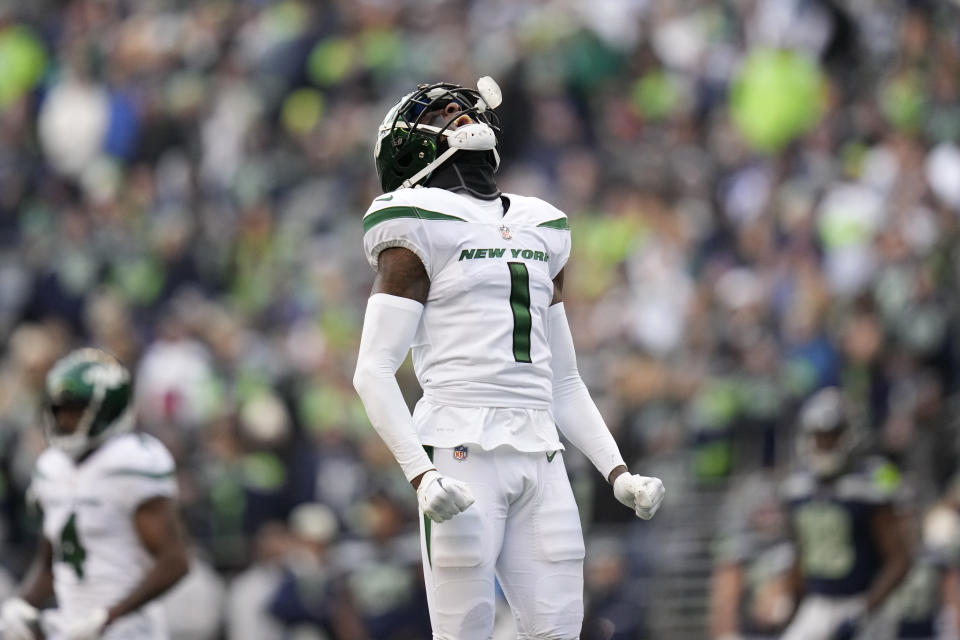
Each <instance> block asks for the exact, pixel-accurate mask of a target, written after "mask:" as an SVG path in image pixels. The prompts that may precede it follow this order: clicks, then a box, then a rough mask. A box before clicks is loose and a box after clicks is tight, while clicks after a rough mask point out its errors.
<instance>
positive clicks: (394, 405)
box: [353, 293, 433, 480]
mask: <svg viewBox="0 0 960 640" xmlns="http://www.w3.org/2000/svg"><path fill="white" fill-rule="evenodd" d="M422 314H423V305H422V304H420V303H419V302H417V301H416V300H411V299H409V298H401V297H399V296H391V295H388V294H386V293H377V294H374V295H373V296H371V297H370V299H369V300H368V301H367V312H366V315H365V316H364V318H363V332H362V333H361V335H360V351H359V353H358V354H357V370H356V372H355V373H354V374H353V386H354V388H356V390H357V393H358V394H359V395H360V399H361V400H362V401H363V406H364V408H365V409H366V410H367V417H368V418H370V423H371V424H373V428H374V429H376V430H377V433H378V434H380V437H381V438H382V439H383V441H384V442H385V443H386V445H387V447H388V448H389V449H390V452H391V453H393V457H394V458H396V459H397V462H399V463H400V466H401V467H402V468H403V473H404V475H405V476H406V477H407V480H412V479H413V478H415V477H417V476H418V475H420V474H421V473H423V472H424V471H427V470H429V469H432V468H433V463H432V462H430V458H428V457H427V453H426V451H424V449H423V445H422V444H420V440H419V439H418V438H417V432H416V429H415V428H414V426H413V418H412V417H411V416H410V409H409V408H407V403H406V401H405V400H404V399H403V394H402V393H400V385H399V384H397V378H396V373H397V369H398V368H399V367H400V365H401V363H403V359H404V358H406V357H407V352H408V351H409V350H410V345H411V344H412V343H413V338H414V336H415V335H416V332H417V327H418V326H419V324H420V316H421V315H422Z"/></svg>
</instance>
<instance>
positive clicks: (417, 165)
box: [354, 77, 664, 640]
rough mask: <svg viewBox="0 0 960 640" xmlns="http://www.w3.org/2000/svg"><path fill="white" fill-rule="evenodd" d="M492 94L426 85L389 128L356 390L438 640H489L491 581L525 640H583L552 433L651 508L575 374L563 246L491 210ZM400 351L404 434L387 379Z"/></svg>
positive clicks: (534, 225)
mask: <svg viewBox="0 0 960 640" xmlns="http://www.w3.org/2000/svg"><path fill="white" fill-rule="evenodd" d="M500 102H501V95H500V89H499V87H497V85H496V83H495V82H494V81H493V80H492V79H491V78H489V77H485V78H481V79H480V81H479V82H478V83H477V89H476V90H473V89H467V88H464V87H461V86H457V85H454V84H446V83H441V84H432V85H421V86H420V87H419V88H418V89H417V90H416V91H414V92H412V93H410V94H408V95H407V96H405V97H404V98H402V99H401V100H400V101H399V102H398V103H397V104H396V105H395V106H394V107H393V108H392V109H390V110H389V112H388V113H387V115H386V117H385V118H384V120H383V123H382V124H381V125H380V128H379V131H378V133H377V140H376V148H375V151H374V159H375V162H376V167H377V172H378V174H379V177H380V184H381V186H382V188H383V191H384V195H382V196H380V197H378V198H376V199H375V200H374V201H373V203H372V204H371V206H370V208H369V209H368V210H367V212H366V214H365V215H364V217H363V229H364V238H363V244H364V249H365V253H366V256H367V260H368V261H369V263H370V265H371V266H372V267H373V268H374V270H375V271H376V277H375V280H374V285H373V291H372V294H371V297H370V299H369V300H368V302H367V310H366V315H365V318H364V324H363V332H362V336H361V343H360V350H359V353H358V356H357V369H356V373H355V376H354V385H355V387H356V389H357V391H358V393H359V395H360V397H361V399H362V401H363V403H364V406H365V408H366V410H367V414H368V416H369V418H370V421H371V423H372V424H373V426H374V427H375V428H376V430H377V432H378V433H379V435H380V436H381V437H382V438H383V440H384V441H385V442H386V444H387V446H388V447H389V448H390V450H391V451H392V453H393V455H394V456H395V457H396V459H397V461H398V462H399V463H400V465H401V467H402V468H403V471H404V473H405V474H406V477H407V479H408V480H409V481H410V483H411V484H412V485H413V486H414V488H415V489H416V490H417V497H418V501H419V505H420V509H421V511H422V515H423V522H422V525H421V547H422V559H423V565H424V573H425V581H426V587H427V596H428V608H429V611H430V621H431V625H432V627H433V637H434V638H435V639H438V640H439V639H445V640H453V639H454V638H455V639H456V640H472V639H474V638H476V639H482V640H487V638H489V637H490V635H491V633H492V630H493V620H494V606H495V597H494V595H495V589H494V580H495V577H496V578H498V579H499V582H500V584H501V585H502V588H503V591H504V593H505V595H506V597H507V600H508V601H509V603H510V606H511V608H512V610H513V612H514V615H515V617H516V621H517V627H518V632H519V637H520V638H524V639H533V638H554V639H565V638H577V637H579V632H580V627H581V623H582V618H583V559H584V545H583V536H582V533H581V527H580V519H579V515H578V511H577V505H576V504H575V502H574V498H573V493H572V491H571V488H570V483H569V481H568V479H567V473H566V470H565V468H564V461H563V445H561V443H560V439H559V437H558V433H557V426H559V428H560V430H561V431H562V432H563V433H564V435H565V436H566V438H567V440H568V441H569V442H571V443H572V444H573V445H574V446H576V447H577V448H578V449H580V450H581V451H582V452H583V453H584V454H586V456H587V457H588V458H589V459H590V460H591V461H592V463H593V464H594V466H596V468H597V470H598V471H599V472H600V473H601V474H602V475H603V477H604V478H606V479H607V480H608V481H609V482H610V484H611V485H612V486H613V492H614V494H615V495H616V497H617V498H618V499H619V500H620V501H621V502H623V503H624V504H625V505H627V506H628V507H629V508H630V509H631V510H633V511H635V512H636V514H637V516H639V517H641V518H645V519H649V518H651V517H653V515H654V514H655V513H656V512H657V509H658V508H659V507H660V502H661V500H662V499H663V495H664V489H663V484H662V483H661V482H660V480H658V479H656V478H648V477H643V476H639V475H634V474H631V473H629V472H628V471H627V467H626V465H625V464H624V462H623V458H622V457H621V455H620V452H619V450H618V447H617V444H616V443H615V442H614V439H613V437H612V436H611V434H610V431H609V430H608V429H607V427H606V425H605V424H604V421H603V419H602V417H601V416H600V412H599V411H598V410H597V407H596V405H595V404H594V402H593V400H592V399H591V398H590V394H589V393H588V391H587V389H586V387H585V385H584V383H583V381H582V380H581V378H580V374H579V373H578V370H577V364H576V357H575V354H574V348H573V339H572V338H571V335H570V329H569V326H568V324H567V319H566V315H565V313H564V307H563V269H564V265H565V264H566V262H567V258H568V256H569V255H570V230H569V226H568V224H567V217H566V215H564V213H563V212H561V211H559V210H558V209H556V208H554V207H553V206H551V205H549V204H547V203H546V202H544V201H543V200H539V199H537V198H532V197H525V196H520V195H516V194H508V193H501V192H500V190H499V189H498V187H497V183H496V180H495V173H496V171H497V168H498V166H499V162H500V158H499V154H498V151H497V144H498V135H499V121H498V118H497V116H496V114H495V113H494V109H496V107H497V106H498V105H499V104H500ZM411 349H412V354H413V365H414V369H415V372H416V374H417V378H418V380H419V382H420V385H421V387H422V388H423V397H422V398H421V399H420V401H419V402H418V403H417V406H416V408H415V410H414V412H413V415H412V416H411V414H410V411H409V410H408V409H407V405H406V403H405V402H404V400H403V396H402V395H401V393H400V388H399V386H398V384H397V381H396V378H395V376H394V374H395V372H396V370H397V368H398V367H399V366H400V363H401V362H402V361H403V360H404V358H405V357H406V354H407V352H408V351H410V350H411Z"/></svg>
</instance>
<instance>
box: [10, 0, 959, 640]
mask: <svg viewBox="0 0 960 640" xmlns="http://www.w3.org/2000/svg"><path fill="white" fill-rule="evenodd" d="M480 75H492V76H493V77H494V78H496V79H497V80H498V81H499V82H500V84H501V86H502V88H503V93H504V103H503V106H502V107H501V109H500V113H501V118H502V120H503V122H504V125H505V126H504V136H503V141H502V147H501V149H502V155H503V159H504V161H503V170H502V172H501V174H500V175H501V188H503V189H504V191H513V192H518V193H523V194H528V195H539V196H542V197H545V198H546V199H548V200H550V201H551V202H552V203H554V204H555V205H557V206H558V207H560V208H561V209H563V210H565V211H566V212H567V213H568V214H569V216H570V219H571V226H572V228H573V234H574V243H573V246H574V250H573V255H572V258H571V263H570V267H569V268H568V275H567V281H568V284H567V286H566V287H565V298H566V299H567V309H568V312H569V314H570V316H571V324H572V326H573V331H574V335H575V337H576V342H577V348H578V354H579V358H580V365H581V370H582V372H583V374H584V378H585V380H586V382H587V384H588V386H589V387H591V389H592V390H593V393H594V396H595V397H596V398H597V400H598V404H599V405H600V407H601V409H602V411H603V413H604V415H605V417H606V418H607V420H608V422H609V424H610V426H611V428H612V429H613V430H614V431H615V432H616V434H617V437H618V440H619V441H620V443H621V446H622V448H623V450H624V453H625V457H626V459H627V460H628V462H629V463H630V464H631V466H632V468H634V469H635V470H637V471H640V472H642V473H646V474H649V475H659V476H661V477H663V479H664V482H665V484H666V486H667V488H668V497H667V502H666V504H665V505H664V508H663V510H662V511H661V514H660V515H658V516H657V518H656V519H655V520H654V521H651V522H650V523H646V522H639V521H633V520H632V518H631V517H630V516H631V514H630V513H629V512H627V511H625V510H623V509H622V508H621V507H620V506H619V505H617V504H616V503H615V502H614V501H613V500H612V496H609V495H608V494H607V492H608V490H607V489H606V488H604V487H603V486H602V483H603V481H602V479H601V478H599V477H598V476H596V473H595V472H593V470H592V469H589V468H588V466H589V465H588V464H584V463H583V461H579V462H578V460H577V458H576V457H575V456H573V455H571V460H572V461H573V462H572V464H571V467H572V473H573V475H574V480H575V487H576V488H577V490H578V493H579V494H580V498H581V499H580V502H581V506H582V507H583V518H584V523H585V527H586V529H587V537H588V560H587V587H588V600H587V602H588V616H587V623H586V626H585V631H584V638H591V639H592V638H610V637H613V638H616V639H627V638H632V639H636V638H647V637H658V636H657V622H656V620H655V617H656V616H655V612H653V611H651V609H652V607H651V605H650V602H651V601H653V599H654V598H655V597H656V594H657V593H658V592H659V591H661V589H660V585H661V584H665V582H663V581H666V580H668V579H669V576H670V571H671V567H673V566H679V564H672V563H679V562H680V560H681V559H682V558H681V556H683V555H684V554H687V555H690V553H691V552H690V550H689V549H687V548H686V547H679V546H674V547H670V546H669V545H667V546H666V547H659V546H657V544H656V543H657V541H658V540H659V541H661V542H663V543H664V544H667V543H668V542H669V536H668V535H666V534H667V533H668V532H671V531H682V532H684V533H685V534H686V535H687V536H688V537H690V539H694V538H696V537H697V536H699V538H697V539H702V540H706V541H709V540H710V539H711V538H713V537H714V533H715V532H716V531H723V532H725V533H729V534H730V535H731V536H734V537H736V538H737V539H738V540H740V541H741V542H742V540H743V539H749V538H743V535H742V534H744V533H747V534H749V533H751V532H750V531H749V529H750V526H752V524H753V523H754V519H752V518H751V516H750V515H749V513H748V512H749V508H748V507H746V506H744V504H745V503H743V502H742V501H740V500H739V498H738V497H737V496H738V495H740V493H741V492H739V491H738V490H736V487H738V486H739V485H740V482H741V480H742V479H744V478H747V479H749V478H754V479H756V478H758V477H759V478H761V479H762V482H761V484H765V485H766V486H770V485H771V484H772V481H773V480H775V479H776V478H777V477H779V476H780V475H782V474H783V472H784V471H785V470H786V469H787V468H788V466H789V464H790V463H791V462H792V458H793V444H792V443H793V430H792V429H793V427H792V418H793V415H794V412H795V409H796V406H797V404H798V403H799V402H800V401H802V400H803V399H804V398H805V397H807V396H809V394H810V393H811V392H813V391H814V390H816V389H818V388H821V387H823V386H827V385H837V384H839V385H842V386H843V388H844V390H845V391H846V393H847V394H848V395H849V397H850V398H851V399H852V400H853V403H854V406H856V407H857V408H858V410H859V412H860V414H861V415H859V416H858V418H859V422H860V424H861V427H862V428H863V429H865V430H866V431H868V432H869V433H870V434H871V435H872V437H873V439H874V442H875V443H876V445H877V446H878V447H879V448H880V449H882V450H883V451H885V452H886V453H887V454H889V455H890V456H892V457H893V459H894V460H895V461H896V462H897V463H898V464H899V465H900V466H901V469H902V471H903V473H904V478H905V484H906V486H908V487H909V489H910V491H911V495H912V496H913V497H912V499H911V501H910V504H911V505H912V506H913V507H914V508H915V510H916V511H915V515H914V518H915V520H916V521H917V522H919V521H920V518H921V516H922V513H923V512H924V511H925V510H926V509H927V508H928V507H930V506H932V505H934V504H936V503H938V502H940V503H942V502H943V501H947V502H948V503H951V504H956V503H960V497H958V494H960V492H954V491H951V487H952V484H951V477H952V475H953V471H954V469H955V463H956V458H957V454H958V446H960V440H958V438H957V428H958V425H957V424H955V422H956V420H955V414H956V407H957V391H958V379H957V375H956V374H957V371H958V367H957V365H958V345H957V342H956V339H955V336H956V335H957V331H956V330H957V328H958V327H957V323H958V304H957V302H958V301H957V296H956V291H957V280H958V277H957V276H958V274H960V271H958V269H960V255H958V252H957V249H956V243H955V241H956V237H957V231H958V215H960V178H958V177H960V148H958V146H957V144H958V142H960V95H958V92H960V86H958V83H960V6H958V4H957V3H955V2H950V1H946V0H944V1H941V2H933V1H931V2H920V1H914V2H906V1H897V0H843V1H841V0H835V1H828V0H729V1H726V2H709V1H706V0H702V1H690V0H685V1H678V2H654V1H653V0H602V1H596V2H578V1H577V0H543V1H538V2H514V1H511V0H491V1H489V2H480V1H476V2H468V1H452V0H451V1H447V0H417V1H414V0H410V1H403V2H401V1H400V0H396V1H388V0H327V1H323V2H313V1H311V2H307V1H295V0H289V1H284V2H268V1H266V0H259V1H257V0H249V1H240V0H215V1H213V0H212V1H209V2H187V1H181V0H141V1H133V0H130V1H124V0H73V1H66V0H63V1H57V0H31V1H30V2H19V1H17V0H12V1H11V0H5V1H4V2H0V345H2V346H0V456H2V475H0V480H2V482H0V488H2V501H3V510H2V520H0V539H2V549H0V559H2V562H3V565H4V567H5V569H6V571H5V573H6V574H8V578H9V580H12V579H14V578H15V577H16V576H17V575H19V574H20V573H21V572H22V571H23V569H24V563H25V560H26V558H28V557H29V554H30V552H31V551H32V544H33V541H34V536H35V534H36V530H35V521H34V520H33V519H32V517H31V513H30V510H29V508H27V507H26V506H25V501H24V495H23V494H24V491H25V489H26V487H27V485H28V483H29V479H30V474H31V467H32V461H33V459H34V458H35V456H36V455H37V453H38V452H39V451H40V449H41V448H42V446H43V440H42V436H41V432H40V429H39V427H38V421H39V413H38V405H39V404H40V401H41V397H42V396H41V391H42V380H43V375H44V373H45V371H46V368H47V367H48V366H49V365H50V364H51V363H52V362H53V361H54V359H56V358H57V357H58V356H59V355H61V354H63V353H64V352H65V350H67V349H68V348H69V347H71V346H76V345H80V344H93V345H96V346H99V347H102V348H105V349H107V350H109V351H111V352H112V353H114V354H116V355H117V356H118V357H120V358H121V359H122V360H123V361H124V362H125V363H127V364H128V365H129V366H130V367H131V368H132V369H133V370H134V372H135V382H136V387H137V399H138V402H139V407H140V415H141V423H142V425H143V427H144V428H145V429H147V430H149V431H151V432H152V433H154V434H156V435H158V436H159V437H160V438H161V439H162V440H163V441H164V442H165V443H166V444H167V445H168V446H169V447H170V448H171V450H172V451H173V452H174V454H175V456H176V457H177V460H178V463H179V465H180V487H181V492H182V502H183V508H184V514H185V518H186V522H187V524H188V528H189V530H190V534H191V536H192V540H193V542H194V545H195V549H196V557H197V559H196V562H195V565H194V566H195V570H194V573H193V575H192V577H191V580H190V582H189V584H188V585H186V586H185V587H184V588H182V589H180V590H179V591H178V592H177V593H176V594H174V596H173V597H172V598H171V599H170V601H169V602H168V605H169V607H170V609H171V610H172V611H173V612H174V614H173V615H172V621H173V626H174V628H175V630H176V633H177V635H176V637H177V638H184V639H187V638H196V639H198V640H199V639H201V638H218V637H226V638H230V639H238V640H242V639H246V638H251V639H253V638H256V639H258V640H271V639H273V638H277V639H280V638H287V637H289V638H317V637H325V636H324V635H322V634H326V637H329V638H344V639H349V640H354V639H358V640H359V639H361V638H382V639H394V640H400V639H404V638H406V639H413V638H425V637H427V636H426V633H427V632H426V631H425V629H427V628H428V626H427V625H428V623H427V621H426V606H425V602H424V601H423V593H422V586H421V583H420V578H419V576H418V571H419V568H418V566H419V548H418V543H417V540H416V504H415V499H414V493H413V492H412V491H411V490H410V488H409V487H408V486H406V485H405V483H404V480H403V477H402V475H401V474H400V473H399V469H398V468H397V466H396V465H395V463H394V462H393V460H392V458H391V457H390V455H389V453H388V452H387V451H386V449H385V448H384V447H383V445H382V444H381V443H380V441H379V439H378V438H377V437H376V435H375V433H374V432H373V430H372V429H371V428H370V427H369V424H368V423H367V420H366V417H365V414H364V412H363V409H362V407H361V405H360V404H359V401H358V399H357V397H356V395H355V393H354V391H353V388H352V385H351V377H352V373H353V367H354V363H355V352H356V348H357V344H358V340H359V331H360V326H361V320H362V314H363V308H364V302H365V300H366V297H367V295H368V293H369V287H370V284H371V282H372V276H373V274H372V272H371V271H370V269H369V267H368V266H367V265H366V263H365V260H364V258H363V255H362V248H361V225H360V217H361V215H362V213H363V211H364V210H365V209H366V207H367V205H368V204H369V201H370V200H371V199H372V198H373V197H375V196H376V195H379V191H378V187H377V179H376V174H375V171H374V169H373V163H372V146H373V136H374V132H375V128H376V125H377V124H378V123H379V120H380V119H381V118H382V116H383V114H384V113H385V112H386V110H387V109H388V108H389V106H391V105H392V104H393V103H394V102H395V101H396V100H397V99H398V98H399V97H400V96H401V95H403V94H404V93H406V92H407V91H409V90H410V89H411V88H412V87H413V86H414V85H415V84H417V83H419V82H424V81H439V80H449V81H453V82H458V83H460V84H464V85H472V83H473V82H475V80H476V78H477V77H478V76H480ZM401 378H402V386H403V387H404V390H405V392H406V393H408V398H409V399H410V400H411V402H412V401H413V400H415V399H416V397H417V388H416V382H415V380H414V378H413V375H412V372H411V371H410V370H409V369H408V368H404V369H403V370H401ZM951 407H953V409H952V410H951ZM595 476H596V477H595ZM768 480H769V481H770V482H768ZM954 489H955V487H954ZM951 501H952V502H951ZM748 503H749V500H748ZM730 504H733V505H734V506H733V507H729V508H726V507H725V508H722V509H721V508H720V507H719V506H720V505H730ZM690 505H698V508H696V509H693V508H690ZM685 507H686V508H685ZM710 507H712V508H710ZM731 513H736V514H740V516H742V517H740V516H738V517H736V518H731V517H730V515H729V514H731ZM724 514H727V516H726V517H724ZM774 520H775V519H774ZM725 521H726V522H729V523H730V525H729V526H727V525H724V524H723V522H725ZM718 523H719V524H718ZM753 533H756V532H753ZM759 535H761V537H762V535H764V534H763V533H762V532H761V534H759ZM738 536H739V537H738ZM724 542H730V540H729V539H728V540H723V539H722V536H721V540H720V544H719V545H717V548H719V549H720V551H718V554H720V555H722V554H723V553H724V551H723V549H727V550H728V551H729V550H730V549H733V548H741V547H743V546H744V545H743V544H734V543H730V544H724ZM665 548H666V549H667V551H666V552H664V551H663V549H665ZM741 551H742V550H741ZM729 552H730V553H733V551H729ZM745 553H746V554H747V555H749V553H750V547H749V545H747V551H746V552H745ZM698 562H700V563H701V565H703V572H704V575H705V574H706V572H708V571H709V560H705V559H703V558H701V559H700V560H699V561H698ZM704 563H706V564H704ZM9 580H8V582H9ZM704 582H705V581H704ZM8 588H9V586H8V587H5V589H8ZM706 607H707V602H706V599H705V598H701V599H699V600H698V601H696V602H694V603H693V604H692V605H691V609H690V611H696V610H699V611H701V612H703V611H705V610H706ZM507 625H508V623H507ZM611 625H612V626H611ZM611 628H615V632H614V633H615V635H613V636H611V635H610V630H611ZM505 633H509V632H505ZM704 633H705V632H704V631H702V630H701V631H700V632H699V637H704ZM505 637H509V636H505ZM670 637H674V638H677V637H681V636H680V635H672V636H670ZM691 637H698V635H697V634H696V633H694V634H693V635H692V636H691Z"/></svg>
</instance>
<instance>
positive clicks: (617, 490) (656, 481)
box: [613, 473, 666, 520]
mask: <svg viewBox="0 0 960 640" xmlns="http://www.w3.org/2000/svg"><path fill="white" fill-rule="evenodd" d="M664 493H666V489H664V488H663V483H662V482H660V478H648V477H647V476H638V475H636V474H633V473H621V474H620V475H619V476H617V479H616V480H614V481H613V495H615V496H616V497H617V500H619V501H620V502H622V503H623V504H625V505H627V506H628V507H630V508H631V509H633V511H634V512H635V513H636V514H637V517H638V518H643V519H644V520H649V519H650V518H652V517H653V516H654V514H656V513H657V509H659V508H660V503H661V502H663V494H664Z"/></svg>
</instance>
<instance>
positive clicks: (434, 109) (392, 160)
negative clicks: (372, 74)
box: [373, 76, 502, 193]
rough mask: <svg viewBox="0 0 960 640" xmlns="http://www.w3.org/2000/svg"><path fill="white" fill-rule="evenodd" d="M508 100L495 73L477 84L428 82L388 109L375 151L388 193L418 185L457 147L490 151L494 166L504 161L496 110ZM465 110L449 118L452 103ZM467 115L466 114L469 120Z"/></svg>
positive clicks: (374, 155) (451, 154) (374, 154)
mask: <svg viewBox="0 0 960 640" xmlns="http://www.w3.org/2000/svg"><path fill="white" fill-rule="evenodd" d="M501 101H502V98H501V94H500V87H498V86H497V83H496V82H495V81H494V80H493V79H492V78H490V77H489V76H484V77H483V78H480V80H478V81H477V89H467V88H464V87H461V86H459V85H456V84H450V83H447V82H441V83H437V84H429V85H428V84H422V85H420V86H419V87H418V88H417V90H416V91H413V92H412V93H408V94H407V95H405V96H404V97H403V98H401V99H400V101H399V102H398V103H397V104H395V105H394V106H393V107H392V108H391V109H390V111H388V112H387V115H386V117H384V119H383V122H382V123H381V124H380V127H379V128H378V129H377V143H376V146H375V148H374V151H373V158H374V162H375V163H376V166H377V175H378V176H379V177H380V186H381V187H382V188H383V191H384V193H386V192H389V191H394V190H395V189H399V188H401V187H413V186H416V185H418V184H420V183H422V182H424V181H425V180H427V179H428V178H429V177H430V174H431V173H433V171H434V170H436V169H437V168H438V167H440V165H442V164H443V163H444V162H446V161H447V160H448V159H450V158H451V157H452V156H453V155H454V154H455V153H456V152H457V151H461V150H462V151H489V152H490V154H489V156H490V163H491V164H492V166H493V169H494V171H496V169H497V168H498V167H499V165H500V155H499V154H498V153H497V137H498V136H499V134H500V120H499V118H498V117H497V115H496V114H495V113H494V112H493V110H494V109H496V108H497V107H498V106H499V105H500V102H501ZM451 103H455V104H456V105H457V106H458V107H459V109H458V110H456V111H455V112H453V113H452V115H450V117H449V118H445V117H444V109H445V108H446V107H447V105H449V104H451ZM464 118H466V119H464Z"/></svg>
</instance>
